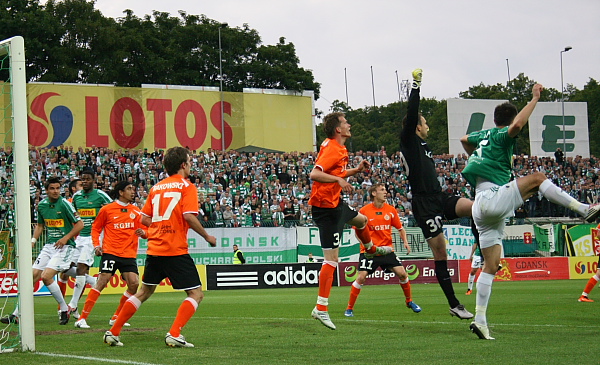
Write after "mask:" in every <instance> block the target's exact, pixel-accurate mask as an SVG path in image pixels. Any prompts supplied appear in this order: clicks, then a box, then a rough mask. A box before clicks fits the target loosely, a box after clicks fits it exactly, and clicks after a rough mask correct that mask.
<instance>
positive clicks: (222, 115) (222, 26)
mask: <svg viewBox="0 0 600 365" xmlns="http://www.w3.org/2000/svg"><path fill="white" fill-rule="evenodd" d="M226 27H227V23H221V24H219V91H220V94H221V150H222V151H223V152H225V113H224V111H223V48H222V47H221V28H226Z"/></svg>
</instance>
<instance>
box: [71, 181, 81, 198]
mask: <svg viewBox="0 0 600 365" xmlns="http://www.w3.org/2000/svg"><path fill="white" fill-rule="evenodd" d="M79 181H81V179H73V180H71V182H70V183H69V193H71V195H73V194H74V193H75V192H74V191H73V190H75V189H76V188H77V182H79Z"/></svg>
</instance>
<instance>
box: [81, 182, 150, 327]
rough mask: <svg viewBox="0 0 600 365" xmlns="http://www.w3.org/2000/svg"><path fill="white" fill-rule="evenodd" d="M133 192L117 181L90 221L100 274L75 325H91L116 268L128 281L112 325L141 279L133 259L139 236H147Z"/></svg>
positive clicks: (131, 188) (126, 185)
mask: <svg viewBox="0 0 600 365" xmlns="http://www.w3.org/2000/svg"><path fill="white" fill-rule="evenodd" d="M135 194H136V191H135V187H134V186H133V185H132V184H131V183H129V182H127V181H120V182H118V183H117V185H116V186H115V188H114V190H113V191H112V192H111V197H112V198H113V199H115V200H114V201H113V202H112V203H109V204H107V205H105V206H103V207H102V208H101V209H100V212H99V213H98V216H97V217H96V219H95V220H94V223H93V224H92V243H93V245H94V250H95V254H96V255H98V256H102V259H101V260H100V274H99V275H98V280H97V281H96V285H95V286H94V287H93V288H92V290H90V292H89V294H88V296H87V299H86V301H85V305H84V307H83V311H82V312H81V316H80V317H79V320H78V321H76V322H75V327H77V328H90V326H89V325H88V324H87V321H86V320H87V318H88V316H89V315H90V312H91V311H92V309H93V308H94V305H95V304H96V301H97V300H98V297H100V293H101V292H102V290H104V288H105V287H106V285H107V284H108V281H109V280H110V279H111V278H112V276H113V275H114V274H115V272H116V271H117V270H119V272H120V273H121V275H122V277H123V280H125V282H126V283H127V290H126V291H125V292H124V293H123V296H121V301H120V302H119V306H118V307H117V310H116V311H115V314H114V315H113V316H112V318H111V319H110V320H109V324H111V325H112V324H113V323H114V322H115V320H116V319H117V316H118V315H119V312H120V311H121V308H122V307H123V304H125V302H126V301H127V299H129V298H130V297H131V296H132V295H134V294H135V293H136V292H137V288H138V285H139V281H140V280H139V273H138V267H137V262H136V257H137V251H138V241H139V237H142V238H146V237H147V236H146V231H144V229H143V228H142V223H141V214H142V213H141V212H140V211H139V210H138V208H137V207H135V206H134V205H132V204H131V202H133V201H134V199H135ZM102 232H104V238H103V239H102V242H100V235H101V233H102ZM126 325H127V326H128V325H129V324H126Z"/></svg>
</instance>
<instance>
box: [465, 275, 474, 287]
mask: <svg viewBox="0 0 600 365" xmlns="http://www.w3.org/2000/svg"><path fill="white" fill-rule="evenodd" d="M474 282H475V275H471V274H469V284H467V285H468V289H469V290H473V283H474Z"/></svg>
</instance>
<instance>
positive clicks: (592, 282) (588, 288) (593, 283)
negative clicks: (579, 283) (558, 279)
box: [583, 275, 598, 295]
mask: <svg viewBox="0 0 600 365" xmlns="http://www.w3.org/2000/svg"><path fill="white" fill-rule="evenodd" d="M596 284H598V279H596V275H594V276H592V277H591V278H590V280H588V282H587V285H586V286H585V289H583V292H584V293H585V294H586V295H588V294H589V293H590V292H591V291H592V289H594V287H595V286H596Z"/></svg>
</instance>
